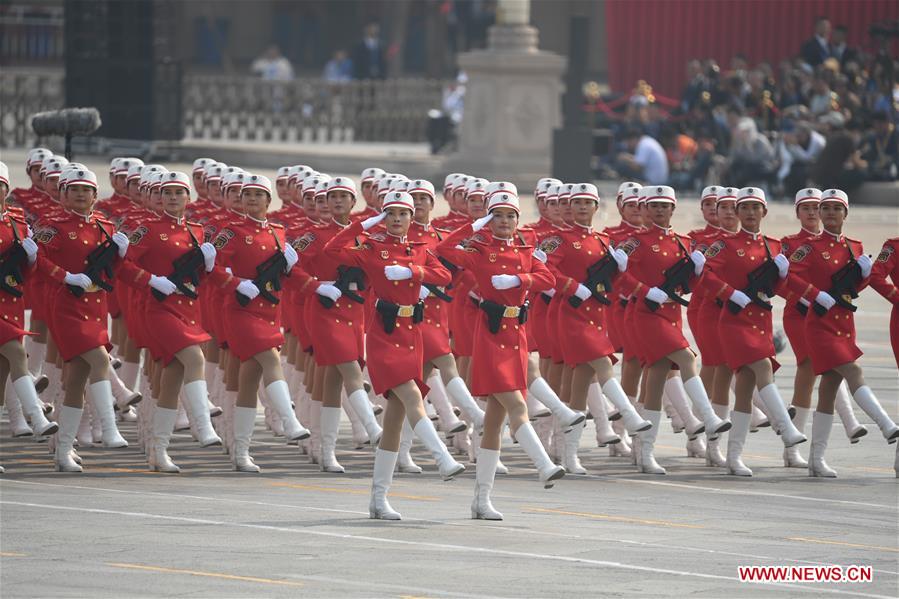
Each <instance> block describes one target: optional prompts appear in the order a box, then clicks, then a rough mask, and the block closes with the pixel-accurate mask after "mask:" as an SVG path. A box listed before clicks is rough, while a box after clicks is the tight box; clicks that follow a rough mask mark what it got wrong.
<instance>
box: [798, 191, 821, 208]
mask: <svg viewBox="0 0 899 599" xmlns="http://www.w3.org/2000/svg"><path fill="white" fill-rule="evenodd" d="M823 195H824V192H822V191H821V190H820V189H815V188H814V187H806V188H803V189H800V190H799V191H797V192H796V199H795V201H794V203H793V204H794V205H795V206H798V205H799V204H805V203H806V202H815V203H818V202H820V201H821V198H822V197H823Z"/></svg>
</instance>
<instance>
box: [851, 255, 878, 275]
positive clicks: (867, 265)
mask: <svg viewBox="0 0 899 599" xmlns="http://www.w3.org/2000/svg"><path fill="white" fill-rule="evenodd" d="M855 261H856V262H858V266H859V268H861V270H862V277H863V278H865V279H867V278H868V276H869V275H870V274H871V267H872V266H873V265H874V263H873V262H871V257H870V256H868V255H867V254H862V255H861V256H859V257H858V258H856V259H855Z"/></svg>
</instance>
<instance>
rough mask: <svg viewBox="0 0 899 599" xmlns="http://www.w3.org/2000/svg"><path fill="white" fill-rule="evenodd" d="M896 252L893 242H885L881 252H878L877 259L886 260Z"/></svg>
mask: <svg viewBox="0 0 899 599" xmlns="http://www.w3.org/2000/svg"><path fill="white" fill-rule="evenodd" d="M895 252H896V248H895V247H893V245H892V244H891V243H885V244H883V248H881V250H880V253H879V254H877V261H878V262H886V261H887V260H889V259H890V256H892V255H893V254H894V253H895Z"/></svg>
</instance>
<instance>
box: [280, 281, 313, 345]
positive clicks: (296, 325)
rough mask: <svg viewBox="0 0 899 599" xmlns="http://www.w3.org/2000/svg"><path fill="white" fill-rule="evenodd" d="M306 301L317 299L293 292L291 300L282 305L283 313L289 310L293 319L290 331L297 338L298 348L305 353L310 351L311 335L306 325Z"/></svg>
mask: <svg viewBox="0 0 899 599" xmlns="http://www.w3.org/2000/svg"><path fill="white" fill-rule="evenodd" d="M308 301H318V300H316V299H314V298H313V299H311V300H310V299H308V298H307V297H306V296H305V295H302V294H299V293H294V294H293V301H292V302H290V303H288V304H286V305H285V306H284V314H286V313H288V312H290V313H291V318H292V319H293V326H292V328H291V331H290V332H291V333H292V334H293V336H294V337H296V338H297V343H299V344H300V349H302V350H303V351H304V352H307V353H308V352H311V351H312V336H311V335H310V333H309V327H308V326H307V325H306V303H307V302H308ZM282 316H283V315H282Z"/></svg>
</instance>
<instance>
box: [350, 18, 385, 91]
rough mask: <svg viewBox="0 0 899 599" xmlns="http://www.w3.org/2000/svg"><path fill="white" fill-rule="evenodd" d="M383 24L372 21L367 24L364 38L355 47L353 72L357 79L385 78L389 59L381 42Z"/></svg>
mask: <svg viewBox="0 0 899 599" xmlns="http://www.w3.org/2000/svg"><path fill="white" fill-rule="evenodd" d="M380 35H381V26H380V25H378V23H377V22H375V21H372V22H371V23H369V24H368V25H366V26H365V32H364V35H363V37H362V40H361V41H360V42H359V43H358V44H357V45H356V47H355V48H354V49H353V74H354V76H355V78H356V79H384V78H385V77H386V76H387V59H386V58H385V53H384V45H383V44H382V43H381V37H380Z"/></svg>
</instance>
